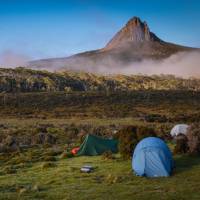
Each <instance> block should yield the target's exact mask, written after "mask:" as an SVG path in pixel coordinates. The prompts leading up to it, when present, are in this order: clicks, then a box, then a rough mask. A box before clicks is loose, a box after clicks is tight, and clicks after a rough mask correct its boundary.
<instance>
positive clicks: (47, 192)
mask: <svg viewBox="0 0 200 200" xmlns="http://www.w3.org/2000/svg"><path fill="white" fill-rule="evenodd" d="M37 153H38V155H39V154H40V152H39V151H38V152H37ZM24 154H25V153H24ZM26 155H28V153H27V152H26ZM116 157H117V158H116V159H114V160H104V159H102V157H101V156H96V157H76V158H69V159H62V160H60V159H58V161H56V162H48V163H47V162H43V161H38V162H32V163H31V162H30V163H29V165H28V163H24V167H19V168H18V167H16V165H14V164H13V163H14V162H13V163H12V162H10V163H11V164H10V165H9V164H8V163H6V162H3V163H1V168H3V167H4V168H5V167H6V166H7V167H8V166H13V167H15V168H16V172H15V173H14V174H6V172H4V173H2V174H1V175H0V199H3V200H4V199H17V198H18V199H27V200H28V199H48V200H51V199H52V200H55V199H69V200H86V199H94V200H102V199H105V200H109V199H110V200H118V199H119V200H121V199H126V200H129V199H130V200H132V199H148V200H151V199H170V200H171V199H186V200H188V199H199V196H200V181H199V180H200V158H199V157H189V156H175V163H176V168H175V170H174V173H173V175H172V176H171V177H169V178H155V179H148V178H144V177H143V178H141V177H137V176H135V175H134V174H133V172H132V170H131V161H123V160H121V159H120V158H119V156H118V155H116ZM14 158H15V159H16V156H15V157H13V158H11V161H12V159H14ZM85 164H90V165H92V166H94V167H95V170H94V172H93V173H90V174H84V173H81V172H80V167H81V166H83V165H85ZM44 165H45V167H44ZM17 166H18V165H17Z"/></svg>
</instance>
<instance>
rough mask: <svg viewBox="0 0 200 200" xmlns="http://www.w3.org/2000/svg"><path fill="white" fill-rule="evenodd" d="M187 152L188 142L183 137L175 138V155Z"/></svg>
mask: <svg viewBox="0 0 200 200" xmlns="http://www.w3.org/2000/svg"><path fill="white" fill-rule="evenodd" d="M187 152H188V140H187V137H186V136H185V135H182V134H181V135H179V136H177V138H176V146H175V148H174V153H175V154H184V153H187Z"/></svg>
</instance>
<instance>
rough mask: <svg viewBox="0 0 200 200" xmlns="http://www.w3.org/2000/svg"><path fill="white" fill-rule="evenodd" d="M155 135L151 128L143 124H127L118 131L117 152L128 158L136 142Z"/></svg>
mask: <svg viewBox="0 0 200 200" xmlns="http://www.w3.org/2000/svg"><path fill="white" fill-rule="evenodd" d="M149 136H156V133H155V130H154V129H153V128H149V127H145V126H140V127H137V126H127V127H124V128H122V129H121V130H120V131H119V132H118V133H117V137H118V139H119V152H120V154H121V156H122V158H123V159H130V158H131V157H132V154H133V150H134V148H135V146H136V145H137V143H138V142H139V141H140V140H142V139H143V138H145V137H149Z"/></svg>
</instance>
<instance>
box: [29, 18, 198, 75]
mask: <svg viewBox="0 0 200 200" xmlns="http://www.w3.org/2000/svg"><path fill="white" fill-rule="evenodd" d="M194 50H197V49H195V48H191V47H186V46H182V45H177V44H173V43H169V42H165V41H163V40H162V39H160V38H159V37H157V36H156V34H154V33H153V32H151V31H150V28H149V26H148V24H147V23H146V22H142V21H141V20H140V18H139V17H133V18H131V19H130V20H129V21H128V22H127V23H126V25H125V26H124V27H122V29H121V30H120V31H118V32H117V33H116V34H115V35H114V37H113V38H112V39H111V40H110V41H109V42H108V43H107V44H106V45H105V47H103V48H101V49H97V50H92V51H86V52H82V53H78V54H75V55H72V56H69V57H63V58H49V59H41V60H35V61H31V62H29V64H28V67H30V68H33V69H47V70H51V69H53V70H55V69H56V70H75V71H77V70H78V71H79V70H81V71H82V70H83V71H89V72H96V71H97V72H99V71H101V68H105V69H106V68H108V69H114V68H118V67H121V66H127V65H129V64H130V63H132V62H140V61H142V60H144V59H149V60H162V59H165V58H168V57H170V56H171V55H173V54H176V53H179V52H184V51H194Z"/></svg>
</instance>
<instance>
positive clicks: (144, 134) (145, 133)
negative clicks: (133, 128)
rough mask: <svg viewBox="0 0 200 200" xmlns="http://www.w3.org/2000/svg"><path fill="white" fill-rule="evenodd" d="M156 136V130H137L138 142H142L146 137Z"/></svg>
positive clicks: (142, 127)
mask: <svg viewBox="0 0 200 200" xmlns="http://www.w3.org/2000/svg"><path fill="white" fill-rule="evenodd" d="M150 136H156V133H155V130H154V129H153V128H149V127H146V126H140V127H138V128H137V140H138V141H140V140H142V139H143V138H145V137H150Z"/></svg>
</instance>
